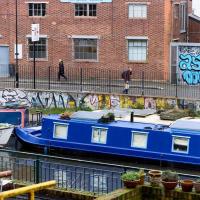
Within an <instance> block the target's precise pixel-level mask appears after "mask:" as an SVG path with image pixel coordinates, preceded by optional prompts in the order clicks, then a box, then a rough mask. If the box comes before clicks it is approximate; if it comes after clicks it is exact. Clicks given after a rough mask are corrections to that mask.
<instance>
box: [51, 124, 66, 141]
mask: <svg viewBox="0 0 200 200" xmlns="http://www.w3.org/2000/svg"><path fill="white" fill-rule="evenodd" d="M53 124H54V126H53V138H54V139H60V140H67V139H68V132H69V123H60V122H53ZM58 125H61V126H65V127H66V137H65V138H62V137H56V136H55V130H56V126H58Z"/></svg>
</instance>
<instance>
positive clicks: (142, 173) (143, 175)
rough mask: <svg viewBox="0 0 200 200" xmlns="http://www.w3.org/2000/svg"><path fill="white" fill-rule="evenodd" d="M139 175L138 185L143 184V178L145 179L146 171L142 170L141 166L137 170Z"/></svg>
mask: <svg viewBox="0 0 200 200" xmlns="http://www.w3.org/2000/svg"><path fill="white" fill-rule="evenodd" d="M138 174H139V176H140V183H139V184H140V185H144V179H145V175H146V173H145V172H144V169H143V168H141V169H140V170H139V172H138Z"/></svg>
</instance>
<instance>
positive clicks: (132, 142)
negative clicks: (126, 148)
mask: <svg viewBox="0 0 200 200" xmlns="http://www.w3.org/2000/svg"><path fill="white" fill-rule="evenodd" d="M136 133H141V134H143V135H144V134H145V135H146V141H145V145H144V147H138V146H136V145H134V140H133V139H134V134H136ZM148 138H149V132H145V131H131V147H132V148H138V149H147V145H148Z"/></svg>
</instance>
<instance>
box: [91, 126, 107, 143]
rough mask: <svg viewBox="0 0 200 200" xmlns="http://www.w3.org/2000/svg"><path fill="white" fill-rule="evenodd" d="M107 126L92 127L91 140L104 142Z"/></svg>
mask: <svg viewBox="0 0 200 200" xmlns="http://www.w3.org/2000/svg"><path fill="white" fill-rule="evenodd" d="M107 131H108V129H107V128H101V127H92V142H93V143H99V144H106V141H107Z"/></svg>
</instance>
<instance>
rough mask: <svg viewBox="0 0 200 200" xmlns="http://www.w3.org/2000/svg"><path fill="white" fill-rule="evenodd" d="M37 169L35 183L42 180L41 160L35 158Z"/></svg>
mask: <svg viewBox="0 0 200 200" xmlns="http://www.w3.org/2000/svg"><path fill="white" fill-rule="evenodd" d="M34 168H35V170H34V172H35V173H34V177H35V183H39V182H40V180H39V179H40V171H39V170H40V160H39V159H37V160H35V166H34Z"/></svg>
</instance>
